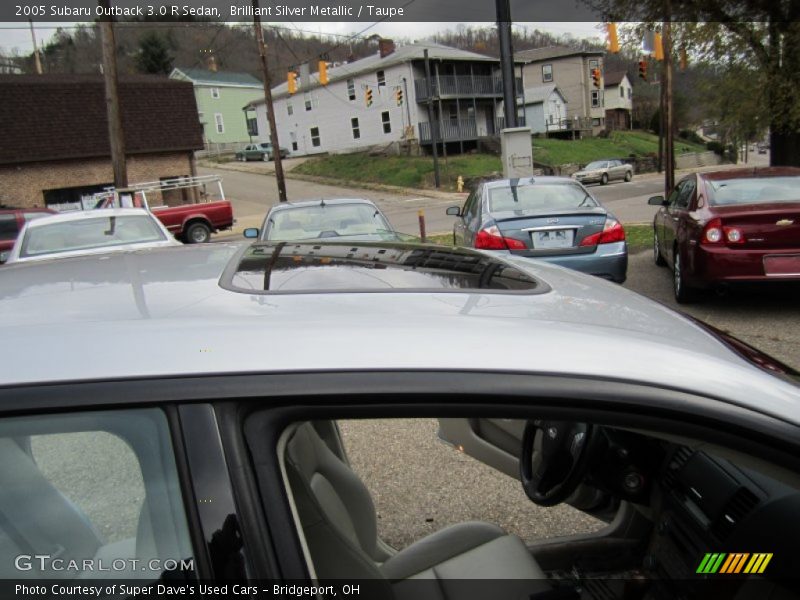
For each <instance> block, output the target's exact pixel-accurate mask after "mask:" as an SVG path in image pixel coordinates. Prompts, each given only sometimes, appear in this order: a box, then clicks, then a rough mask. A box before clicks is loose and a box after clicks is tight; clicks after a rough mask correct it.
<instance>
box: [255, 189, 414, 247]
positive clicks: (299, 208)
mask: <svg viewBox="0 0 800 600" xmlns="http://www.w3.org/2000/svg"><path fill="white" fill-rule="evenodd" d="M244 237H246V238H251V239H256V238H258V239H260V240H262V241H296V240H311V239H317V238H343V239H348V240H360V241H381V240H396V241H401V240H411V239H413V236H410V235H407V234H403V233H400V232H397V231H395V230H394V228H393V227H392V226H391V224H390V223H389V219H387V218H386V216H385V215H384V214H383V213H382V212H381V211H380V209H379V208H378V207H377V206H375V204H374V203H372V202H371V201H369V200H364V199H361V198H333V199H328V200H325V199H321V200H305V201H301V202H283V203H280V204H276V205H275V206H273V207H272V208H270V210H269V212H268V213H267V216H266V217H265V218H264V224H263V225H262V226H261V229H257V228H248V229H245V230H244Z"/></svg>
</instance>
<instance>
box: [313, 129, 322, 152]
mask: <svg viewBox="0 0 800 600" xmlns="http://www.w3.org/2000/svg"><path fill="white" fill-rule="evenodd" d="M311 145H312V146H314V148H319V146H320V140H319V127H312V128H311Z"/></svg>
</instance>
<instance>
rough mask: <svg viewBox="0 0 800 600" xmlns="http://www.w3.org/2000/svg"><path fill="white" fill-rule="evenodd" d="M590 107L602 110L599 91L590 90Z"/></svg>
mask: <svg viewBox="0 0 800 600" xmlns="http://www.w3.org/2000/svg"><path fill="white" fill-rule="evenodd" d="M591 106H592V108H602V106H603V105H602V103H601V102H600V90H592V93H591Z"/></svg>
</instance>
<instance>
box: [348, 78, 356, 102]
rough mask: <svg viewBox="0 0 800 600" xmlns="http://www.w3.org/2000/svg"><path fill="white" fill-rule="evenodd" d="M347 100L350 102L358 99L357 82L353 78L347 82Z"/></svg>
mask: <svg viewBox="0 0 800 600" xmlns="http://www.w3.org/2000/svg"><path fill="white" fill-rule="evenodd" d="M347 99H348V100H349V101H350V102H353V101H355V99H356V80H355V79H354V78H352V77H351V78H350V79H348V80H347Z"/></svg>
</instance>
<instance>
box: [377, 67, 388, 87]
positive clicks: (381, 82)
mask: <svg viewBox="0 0 800 600" xmlns="http://www.w3.org/2000/svg"><path fill="white" fill-rule="evenodd" d="M375 78H376V79H377V80H378V87H379V88H382V87H386V71H384V70H383V69H379V70H378V71H376V72H375Z"/></svg>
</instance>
